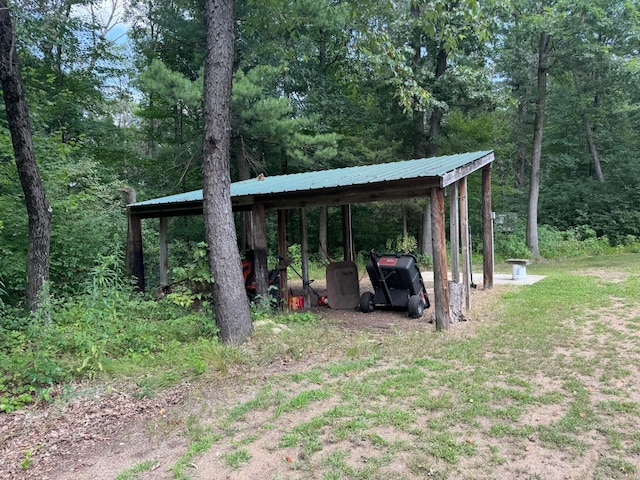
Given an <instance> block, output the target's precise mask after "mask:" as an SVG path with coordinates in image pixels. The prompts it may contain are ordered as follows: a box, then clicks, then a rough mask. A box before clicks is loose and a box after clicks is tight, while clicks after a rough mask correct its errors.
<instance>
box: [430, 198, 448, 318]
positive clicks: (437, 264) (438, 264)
mask: <svg viewBox="0 0 640 480" xmlns="http://www.w3.org/2000/svg"><path fill="white" fill-rule="evenodd" d="M431 217H432V218H431V233H432V237H433V284H434V292H433V296H434V303H435V314H436V319H435V320H436V329H437V330H447V329H448V328H449V324H450V323H451V318H450V315H449V279H448V275H447V235H446V232H445V224H444V189H442V188H432V189H431Z"/></svg>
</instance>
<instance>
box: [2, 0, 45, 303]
mask: <svg viewBox="0 0 640 480" xmlns="http://www.w3.org/2000/svg"><path fill="white" fill-rule="evenodd" d="M0 81H1V82H2V92H3V96H4V104H5V109H6V112H7V122H8V125H9V132H10V134H11V142H12V144H13V152H14V155H15V158H16V166H17V168H18V175H19V176H20V183H21V184H22V190H23V192H24V199H25V204H26V207H27V215H28V217H29V253H28V256H27V284H28V287H27V292H28V300H29V308H30V309H31V310H36V309H37V308H38V307H39V306H40V295H41V292H42V290H43V289H44V287H45V284H46V282H47V281H48V280H49V247H50V243H51V207H50V206H49V202H48V201H47V196H46V195H45V191H44V187H43V185H42V180H41V178H40V172H39V171H38V165H37V164H36V156H35V152H34V149H33V138H32V135H31V126H30V124H29V109H28V106H27V102H26V100H25V96H24V91H23V86H22V76H21V74H20V67H19V65H18V55H17V53H16V47H15V37H14V33H13V25H12V23H11V16H10V15H9V7H8V5H7V0H0Z"/></svg>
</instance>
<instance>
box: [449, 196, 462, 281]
mask: <svg viewBox="0 0 640 480" xmlns="http://www.w3.org/2000/svg"><path fill="white" fill-rule="evenodd" d="M458 219H459V216H458V184H457V183H454V184H453V185H451V186H450V187H449V243H450V244H451V281H452V282H455V283H458V282H459V281H460V227H459V223H458Z"/></svg>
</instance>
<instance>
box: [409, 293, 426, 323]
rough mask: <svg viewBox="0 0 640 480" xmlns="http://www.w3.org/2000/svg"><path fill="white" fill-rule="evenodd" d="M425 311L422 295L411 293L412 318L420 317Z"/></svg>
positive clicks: (410, 311)
mask: <svg viewBox="0 0 640 480" xmlns="http://www.w3.org/2000/svg"><path fill="white" fill-rule="evenodd" d="M423 313H424V302H423V301H422V297H421V296H420V295H411V297H410V298H409V316H410V317H411V318H420V317H421V316H422V314H423Z"/></svg>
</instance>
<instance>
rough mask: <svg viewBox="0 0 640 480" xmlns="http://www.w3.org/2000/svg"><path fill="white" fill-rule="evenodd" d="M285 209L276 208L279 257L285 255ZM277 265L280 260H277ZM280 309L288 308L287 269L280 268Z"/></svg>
mask: <svg viewBox="0 0 640 480" xmlns="http://www.w3.org/2000/svg"><path fill="white" fill-rule="evenodd" d="M287 253H288V252H287V211H286V210H278V255H279V256H280V258H285V257H286V256H287ZM278 265H280V262H279V261H278ZM278 288H279V289H280V309H281V310H285V309H287V308H289V288H288V282H287V269H286V268H283V269H282V270H280V285H278Z"/></svg>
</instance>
